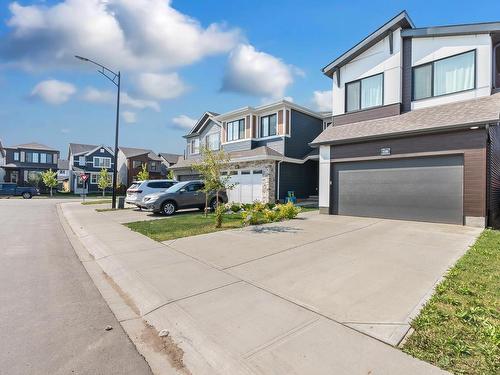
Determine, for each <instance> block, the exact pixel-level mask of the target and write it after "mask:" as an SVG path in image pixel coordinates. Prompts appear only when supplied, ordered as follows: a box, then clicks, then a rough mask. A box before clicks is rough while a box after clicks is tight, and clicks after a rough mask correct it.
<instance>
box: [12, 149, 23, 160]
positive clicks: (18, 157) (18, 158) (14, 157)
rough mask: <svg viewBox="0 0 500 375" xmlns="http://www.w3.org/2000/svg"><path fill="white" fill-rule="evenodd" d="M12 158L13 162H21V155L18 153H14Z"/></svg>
mask: <svg viewBox="0 0 500 375" xmlns="http://www.w3.org/2000/svg"><path fill="white" fill-rule="evenodd" d="M16 154H17V158H16ZM12 158H13V159H14V161H20V160H21V153H20V152H19V151H14V154H13V155H12Z"/></svg>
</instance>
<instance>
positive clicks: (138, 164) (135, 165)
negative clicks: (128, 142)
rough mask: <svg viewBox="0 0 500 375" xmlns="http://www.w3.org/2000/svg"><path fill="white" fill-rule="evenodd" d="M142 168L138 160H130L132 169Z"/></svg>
mask: <svg viewBox="0 0 500 375" xmlns="http://www.w3.org/2000/svg"><path fill="white" fill-rule="evenodd" d="M141 166H142V163H141V161H140V160H132V168H134V169H135V168H140V167H141Z"/></svg>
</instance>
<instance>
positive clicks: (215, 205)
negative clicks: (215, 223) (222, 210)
mask: <svg viewBox="0 0 500 375" xmlns="http://www.w3.org/2000/svg"><path fill="white" fill-rule="evenodd" d="M219 204H222V200H221V199H219ZM216 208H217V199H215V198H214V199H212V200H211V201H210V209H211V210H212V211H214V212H215V210H216Z"/></svg>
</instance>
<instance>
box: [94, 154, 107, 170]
mask: <svg viewBox="0 0 500 375" xmlns="http://www.w3.org/2000/svg"><path fill="white" fill-rule="evenodd" d="M95 159H101V160H104V159H107V160H109V167H106V166H102V165H96V164H95ZM92 166H93V167H94V168H106V169H111V158H110V157H108V156H94V157H92Z"/></svg>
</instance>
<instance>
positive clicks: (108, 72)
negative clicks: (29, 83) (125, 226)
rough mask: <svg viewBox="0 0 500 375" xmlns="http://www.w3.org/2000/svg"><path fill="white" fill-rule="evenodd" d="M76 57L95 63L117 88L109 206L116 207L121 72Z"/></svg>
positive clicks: (100, 71)
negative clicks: (111, 190)
mask: <svg viewBox="0 0 500 375" xmlns="http://www.w3.org/2000/svg"><path fill="white" fill-rule="evenodd" d="M75 57H76V58H77V59H79V60H82V61H85V62H89V63H92V64H94V65H97V66H98V67H99V68H100V69H99V70H98V72H99V73H101V74H102V75H103V76H104V77H106V78H107V79H109V80H110V81H111V82H112V83H113V84H114V85H115V86H116V87H117V90H118V94H117V96H116V125H115V156H114V159H115V160H114V164H113V182H112V187H113V198H112V203H111V207H112V208H116V175H117V160H118V129H119V125H120V78H121V74H120V71H118V73H115V72H113V71H112V70H111V69H108V68H106V67H105V66H104V65H101V64H99V63H97V62H95V61H92V60H90V59H88V58H86V57H82V56H75Z"/></svg>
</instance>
